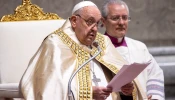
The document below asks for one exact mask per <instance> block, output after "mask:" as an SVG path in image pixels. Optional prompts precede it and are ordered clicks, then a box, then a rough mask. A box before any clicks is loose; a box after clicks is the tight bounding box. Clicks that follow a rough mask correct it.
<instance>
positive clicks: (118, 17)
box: [108, 15, 131, 22]
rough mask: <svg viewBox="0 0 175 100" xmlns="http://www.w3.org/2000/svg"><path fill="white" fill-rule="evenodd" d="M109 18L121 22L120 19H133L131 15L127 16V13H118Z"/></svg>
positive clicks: (126, 20) (125, 20)
mask: <svg viewBox="0 0 175 100" xmlns="http://www.w3.org/2000/svg"><path fill="white" fill-rule="evenodd" d="M108 19H111V20H112V21H115V22H119V21H120V20H123V21H124V22H128V21H130V20H131V17H130V16H127V15H122V16H119V15H116V16H112V17H110V18H108Z"/></svg>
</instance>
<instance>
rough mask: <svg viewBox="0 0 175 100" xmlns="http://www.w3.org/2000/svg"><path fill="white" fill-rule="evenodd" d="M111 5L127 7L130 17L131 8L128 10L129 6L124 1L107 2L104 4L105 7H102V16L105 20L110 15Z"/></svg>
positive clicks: (108, 0)
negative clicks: (109, 6) (109, 7)
mask: <svg viewBox="0 0 175 100" xmlns="http://www.w3.org/2000/svg"><path fill="white" fill-rule="evenodd" d="M110 4H119V5H124V6H125V7H126V10H127V11H128V15H129V8H128V5H127V4H126V3H125V2H124V1H122V0H107V1H106V2H105V3H104V5H103V7H102V10H101V13H102V16H103V17H104V18H106V17H107V15H108V5H110Z"/></svg>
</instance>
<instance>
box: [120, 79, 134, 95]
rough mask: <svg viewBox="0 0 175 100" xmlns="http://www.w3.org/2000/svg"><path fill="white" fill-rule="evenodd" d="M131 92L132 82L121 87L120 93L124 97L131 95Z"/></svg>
mask: <svg viewBox="0 0 175 100" xmlns="http://www.w3.org/2000/svg"><path fill="white" fill-rule="evenodd" d="M133 90H134V85H133V83H132V82H130V83H128V84H126V85H124V86H122V87H121V91H122V93H123V94H124V95H127V96H129V95H131V94H132V92H133Z"/></svg>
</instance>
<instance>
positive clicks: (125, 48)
mask: <svg viewBox="0 0 175 100" xmlns="http://www.w3.org/2000/svg"><path fill="white" fill-rule="evenodd" d="M102 17H103V18H102V20H103V24H104V26H105V28H106V33H105V35H107V36H108V37H109V38H110V39H111V41H112V43H113V45H114V46H115V47H116V50H117V51H118V52H119V53H120V54H121V55H122V56H123V58H124V59H125V60H127V61H128V62H129V63H134V62H138V63H145V62H149V61H151V64H150V65H149V66H148V67H147V68H146V69H145V70H144V71H143V72H142V73H141V74H140V75H139V76H138V77H137V78H138V82H139V83H140V85H141V86H140V87H139V88H142V89H141V90H143V94H145V95H147V96H148V98H149V99H157V100H164V75H163V71H162V69H161V68H160V67H159V66H158V64H157V63H156V61H155V59H154V58H153V57H152V55H151V54H150V53H149V52H148V49H147V47H146V46H145V44H144V43H142V42H140V41H137V40H134V39H131V38H128V37H126V36H125V35H126V32H127V29H128V22H129V21H130V16H129V9H128V6H127V4H126V3H125V2H124V1H122V0H108V1H107V2H106V3H105V4H104V6H103V8H102ZM151 96H152V98H151ZM139 100H142V99H139Z"/></svg>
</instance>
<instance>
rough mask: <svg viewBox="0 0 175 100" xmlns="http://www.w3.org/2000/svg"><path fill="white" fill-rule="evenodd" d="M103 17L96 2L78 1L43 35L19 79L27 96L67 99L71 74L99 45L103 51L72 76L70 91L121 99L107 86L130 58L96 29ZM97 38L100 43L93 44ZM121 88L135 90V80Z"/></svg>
mask: <svg viewBox="0 0 175 100" xmlns="http://www.w3.org/2000/svg"><path fill="white" fill-rule="evenodd" d="M100 19H101V13H100V11H99V9H98V8H97V6H96V5H95V4H94V3H92V2H90V1H82V2H80V3H78V4H77V5H75V7H74V9H73V11H72V16H71V17H70V18H69V19H68V20H67V21H66V22H65V23H64V25H63V26H62V27H61V28H60V29H58V30H56V31H55V32H54V33H52V34H50V35H49V36H47V37H46V38H45V39H44V41H43V43H42V44H41V46H40V48H39V49H38V51H37V53H36V54H35V55H34V57H33V58H32V59H31V61H30V63H29V66H28V68H27V70H26V72H25V73H24V75H23V77H22V79H21V82H20V87H21V91H22V94H23V96H24V98H25V99H26V100H67V99H68V83H69V80H70V77H71V76H72V74H73V73H74V72H75V71H76V70H77V69H78V68H79V67H80V66H81V65H82V64H84V63H85V62H86V61H87V60H89V58H91V57H94V55H96V54H97V53H98V52H99V51H100V49H99V47H100V48H101V49H102V51H101V52H100V54H99V55H98V56H97V57H96V58H95V59H93V60H92V61H90V62H89V63H87V64H85V65H84V67H82V68H81V69H80V70H79V72H78V73H77V74H76V75H75V77H74V78H73V80H72V83H71V87H72V88H71V90H72V91H71V93H73V98H74V99H75V100H81V99H83V100H92V99H95V100H106V99H107V100H112V99H113V100H120V99H118V98H120V95H119V94H118V93H114V94H111V93H112V89H111V88H107V87H106V86H107V84H108V82H109V81H110V80H111V79H112V77H113V76H114V75H115V74H116V73H117V72H118V70H119V69H120V68H121V67H122V66H123V65H124V64H127V62H126V61H125V60H124V59H123V58H122V57H121V56H120V55H119V54H118V52H117V51H116V50H115V48H114V46H113V45H112V43H111V41H110V39H109V38H108V37H107V36H104V35H101V34H99V33H97V28H98V25H99V21H100ZM94 40H95V41H96V42H98V44H96V43H95V44H96V45H93V43H94ZM97 47H98V49H97ZM91 79H92V80H91ZM122 88H123V89H122V90H123V91H122V92H123V93H124V94H126V95H127V93H129V94H131V93H132V92H133V84H132V83H129V84H127V85H125V86H123V87H122ZM133 93H135V92H133ZM114 97H115V98H117V99H114Z"/></svg>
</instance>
